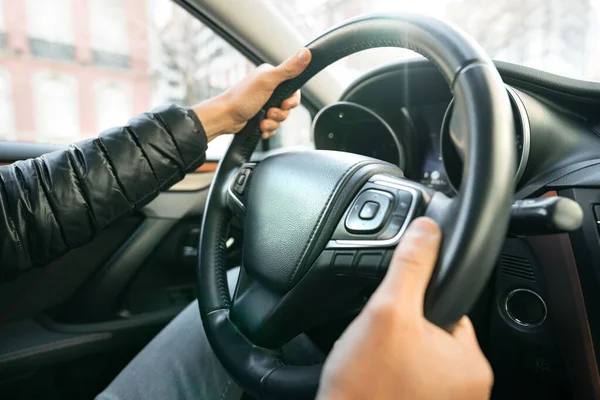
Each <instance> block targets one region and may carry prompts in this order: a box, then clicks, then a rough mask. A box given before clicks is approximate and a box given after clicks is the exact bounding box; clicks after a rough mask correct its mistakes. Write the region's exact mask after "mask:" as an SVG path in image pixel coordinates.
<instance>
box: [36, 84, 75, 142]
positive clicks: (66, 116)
mask: <svg viewBox="0 0 600 400" xmlns="http://www.w3.org/2000/svg"><path fill="white" fill-rule="evenodd" d="M33 82H34V84H33V88H34V98H35V102H34V103H33V104H34V111H35V120H36V131H37V137H36V139H37V141H38V142H42V143H49V142H54V143H70V142H73V141H75V140H77V139H78V135H79V113H78V104H77V92H78V91H77V81H76V80H75V79H74V78H73V77H71V76H69V75H67V74H57V73H54V72H40V73H38V74H36V75H35V76H34V77H33Z"/></svg>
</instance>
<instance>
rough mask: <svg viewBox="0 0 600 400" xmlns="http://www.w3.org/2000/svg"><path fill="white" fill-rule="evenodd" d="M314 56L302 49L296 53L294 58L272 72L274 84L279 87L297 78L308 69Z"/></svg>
mask: <svg viewBox="0 0 600 400" xmlns="http://www.w3.org/2000/svg"><path fill="white" fill-rule="evenodd" d="M311 59H312V54H311V53H310V50H308V49H305V48H302V49H300V50H298V51H297V52H296V54H294V55H293V56H291V57H290V58H288V59H287V60H285V61H284V62H282V63H281V64H279V65H278V66H276V67H275V68H273V69H272V70H271V71H270V74H271V76H272V77H273V81H274V82H273V83H275V85H279V84H280V83H281V82H283V81H287V80H288V79H292V78H295V77H297V76H298V75H300V74H301V73H302V71H304V70H305V69H306V67H307V66H308V64H310V60H311Z"/></svg>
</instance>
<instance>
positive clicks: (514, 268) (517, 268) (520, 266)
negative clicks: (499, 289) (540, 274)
mask: <svg viewBox="0 0 600 400" xmlns="http://www.w3.org/2000/svg"><path fill="white" fill-rule="evenodd" d="M500 260H501V263H502V273H503V274H505V275H510V276H514V277H517V278H521V279H525V280H528V281H531V282H535V281H536V279H535V273H534V272H533V268H531V263H530V262H529V260H528V259H526V258H523V257H517V256H509V255H508V254H502V256H501V258H500Z"/></svg>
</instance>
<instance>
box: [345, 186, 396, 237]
mask: <svg viewBox="0 0 600 400" xmlns="http://www.w3.org/2000/svg"><path fill="white" fill-rule="evenodd" d="M393 199H394V198H393V197H392V195H391V194H390V193H388V192H384V191H382V190H376V189H367V190H365V191H364V192H362V193H361V194H359V195H358V197H357V198H356V201H355V202H354V204H353V205H352V208H351V209H350V212H349V213H348V217H347V218H346V229H348V230H349V231H350V232H353V233H368V232H376V231H378V230H379V229H381V227H382V226H383V224H384V222H385V220H386V217H387V215H388V212H389V210H390V206H391V204H392V201H393Z"/></svg>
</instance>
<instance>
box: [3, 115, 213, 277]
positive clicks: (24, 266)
mask: <svg viewBox="0 0 600 400" xmlns="http://www.w3.org/2000/svg"><path fill="white" fill-rule="evenodd" d="M206 145H207V139H206V133H205V132H204V129H203V127H202V124H201V123H200V121H199V120H198V117H197V116H196V114H195V113H194V112H193V111H192V110H190V109H185V108H181V107H177V106H168V107H160V108H157V109H155V110H153V111H152V112H150V113H145V114H141V115H138V116H137V117H135V118H133V119H131V120H130V121H129V123H128V124H127V125H126V126H124V127H120V128H113V129H109V130H107V131H105V132H103V133H101V134H100V136H98V137H97V138H93V139H88V140H84V141H81V142H78V143H75V144H73V145H71V146H69V147H68V148H67V149H66V150H61V151H56V152H54V153H50V154H45V155H43V156H41V157H38V158H35V159H30V160H25V161H18V162H16V163H14V164H12V165H8V166H3V167H0V207H1V213H2V220H1V221H0V246H1V247H0V251H1V252H2V253H1V254H0V278H3V279H6V278H13V277H15V276H17V275H19V274H20V273H23V272H25V271H27V270H29V269H31V268H35V267H39V266H43V265H45V264H47V263H49V262H50V261H52V260H54V259H56V258H58V257H60V256H61V255H63V254H65V253H66V252H67V251H69V250H70V249H73V248H75V247H78V246H81V245H83V244H85V243H87V242H89V241H90V240H92V238H93V237H94V235H95V234H96V233H97V232H98V231H99V230H101V229H102V228H104V227H106V226H107V225H108V224H109V223H111V222H112V221H113V220H115V219H117V218H119V217H121V216H123V215H125V214H128V213H130V212H132V211H134V210H136V209H139V208H140V207H142V206H144V205H145V204H147V203H148V202H149V201H151V200H152V199H154V198H155V197H156V196H157V195H158V193H159V192H160V191H161V190H164V189H166V188H168V187H169V186H171V185H173V184H174V183H176V182H177V181H179V180H181V179H182V178H183V177H184V176H185V174H186V173H187V172H189V171H192V170H194V169H196V168H197V167H198V166H200V165H201V164H202V163H203V162H204V161H205V152H206Z"/></svg>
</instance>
